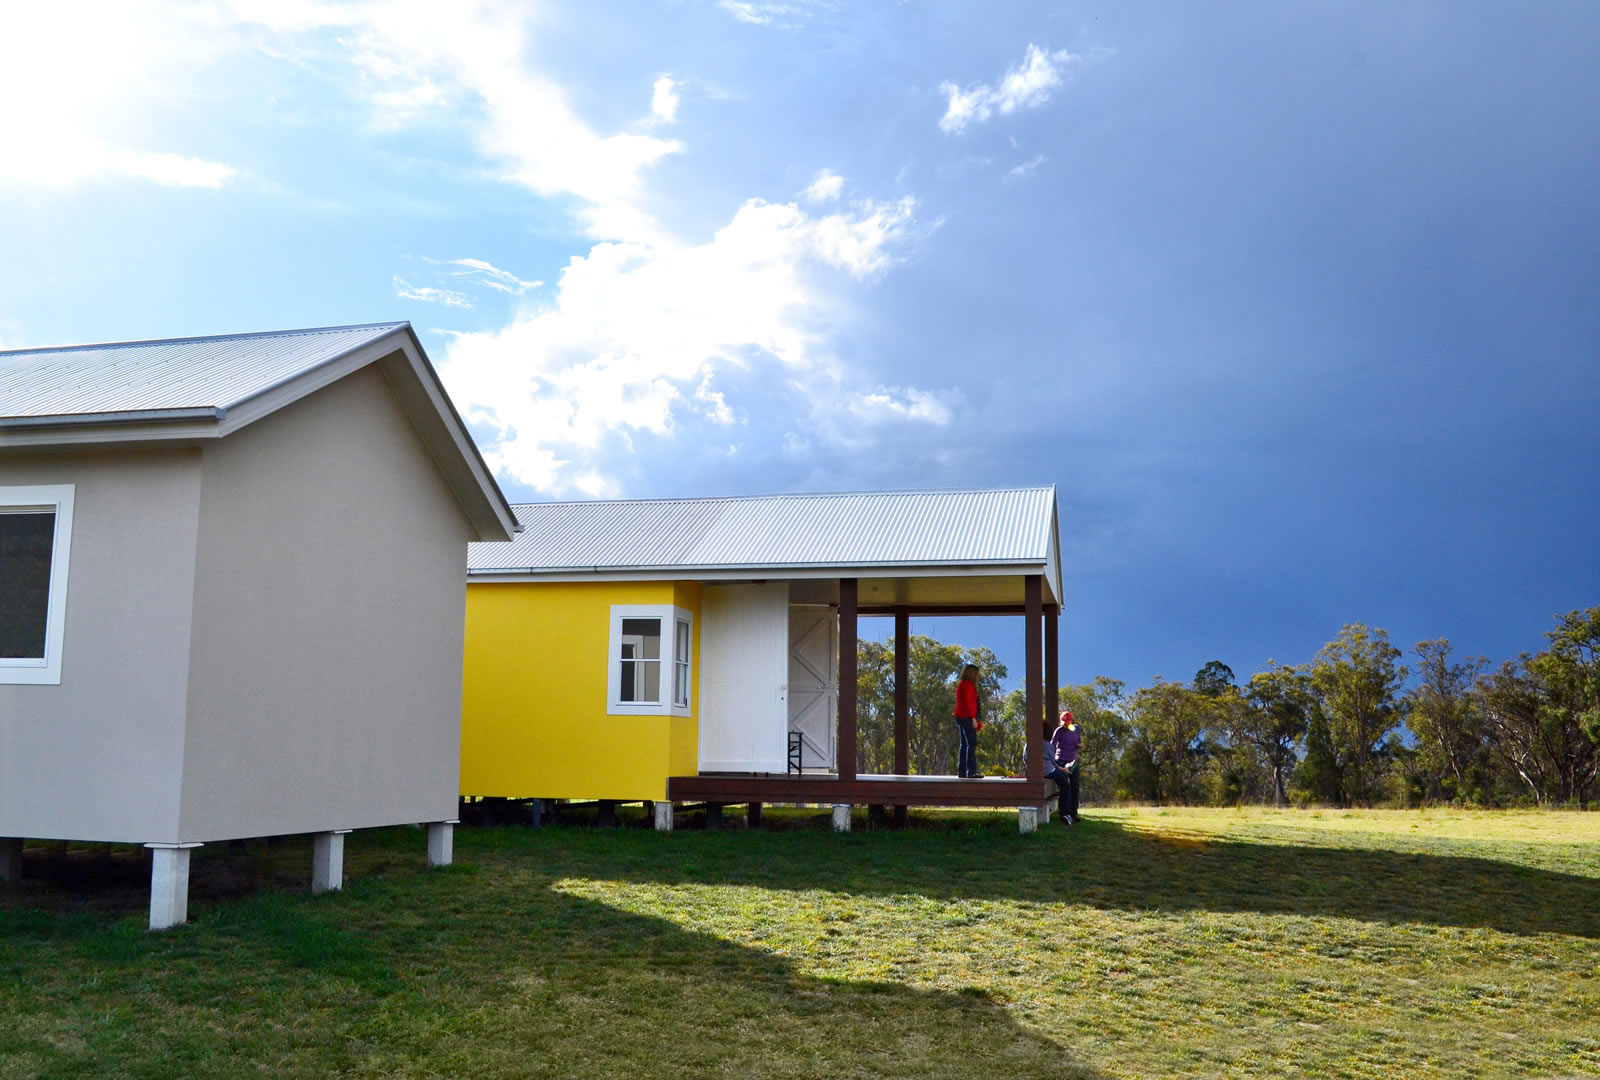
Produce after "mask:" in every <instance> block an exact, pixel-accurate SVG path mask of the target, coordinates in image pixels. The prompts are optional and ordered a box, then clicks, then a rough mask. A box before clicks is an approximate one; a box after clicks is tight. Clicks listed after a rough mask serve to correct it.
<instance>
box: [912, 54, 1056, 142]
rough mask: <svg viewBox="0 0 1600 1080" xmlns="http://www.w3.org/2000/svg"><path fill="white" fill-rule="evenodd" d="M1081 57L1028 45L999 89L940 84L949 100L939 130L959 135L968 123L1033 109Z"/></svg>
mask: <svg viewBox="0 0 1600 1080" xmlns="http://www.w3.org/2000/svg"><path fill="white" fill-rule="evenodd" d="M1079 59H1080V58H1079V57H1077V56H1075V55H1074V54H1072V53H1070V52H1068V51H1067V50H1065V49H1057V50H1056V51H1054V52H1046V51H1045V50H1043V49H1041V48H1039V47H1038V46H1037V45H1033V44H1029V46H1028V48H1027V51H1026V52H1025V53H1024V54H1023V57H1022V62H1021V63H1019V64H1018V65H1017V66H1016V67H1013V68H1012V69H1011V70H1010V71H1007V72H1006V73H1005V76H1004V77H1003V78H1001V80H1000V83H999V85H998V86H990V85H988V84H987V83H975V84H973V85H972V86H971V87H969V88H967V89H962V88H961V87H959V86H957V85H956V84H955V83H952V82H945V83H940V84H939V92H940V93H942V94H944V95H945V96H946V97H947V99H948V102H947V105H946V108H945V113H944V116H943V117H941V118H940V120H939V130H941V131H943V132H944V133H945V134H947V135H958V134H960V133H961V132H963V131H965V130H966V129H967V125H968V124H972V123H980V124H981V123H985V122H986V121H988V119H989V118H990V117H991V116H993V115H994V114H995V113H996V112H999V113H1002V114H1006V113H1013V112H1017V111H1018V110H1020V109H1033V108H1037V107H1038V106H1040V105H1043V104H1044V103H1045V102H1047V101H1049V100H1050V91H1051V90H1054V89H1055V88H1056V87H1058V86H1060V85H1061V83H1062V80H1063V78H1064V73H1065V71H1066V69H1067V68H1068V67H1069V66H1070V65H1072V64H1073V63H1076V62H1077V61H1078V60H1079Z"/></svg>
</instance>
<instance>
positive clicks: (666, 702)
mask: <svg viewBox="0 0 1600 1080" xmlns="http://www.w3.org/2000/svg"><path fill="white" fill-rule="evenodd" d="M693 618H694V617H693V616H692V615H691V614H690V613H689V612H687V611H685V610H683V609H682V608H678V607H673V606H672V605H670V604H613V605H612V607H611V635H610V650H611V653H610V659H609V661H608V663H607V665H606V686H607V690H606V711H607V712H608V713H612V714H614V715H641V714H642V715H650V714H656V715H662V716H666V715H677V716H687V715H688V713H689V698H690V688H691V687H692V685H693V683H692V674H693V673H692V671H691V670H690V661H691V653H690V650H691V648H692V645H693V641H694V625H693Z"/></svg>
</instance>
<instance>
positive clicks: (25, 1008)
mask: <svg viewBox="0 0 1600 1080" xmlns="http://www.w3.org/2000/svg"><path fill="white" fill-rule="evenodd" d="M545 835H546V836H549V835H551V834H549V833H546V834H545ZM643 839H647V840H648V839H652V838H650V837H644V838H643ZM383 843H384V841H383V840H382V838H379V839H378V841H377V846H378V848H380V849H381V847H382V845H383ZM551 869H552V868H551V867H549V866H542V865H537V864H535V863H532V862H531V861H526V860H523V859H520V858H516V859H511V860H498V865H496V866H493V867H490V868H487V869H484V868H475V867H471V866H468V867H458V868H455V869H454V870H450V871H444V872H425V871H421V870H416V871H410V872H406V873H403V874H398V875H395V876H393V877H391V878H369V879H359V878H355V879H353V880H352V881H351V883H350V885H349V886H348V889H347V893H346V894H345V895H343V896H329V897H317V898H312V897H306V896H298V895H290V894H285V893H272V892H269V893H264V894H262V895H261V896H258V897H255V898H252V899H245V900H231V901H226V902H222V903H214V904H204V905H199V906H197V908H196V909H195V910H194V912H193V914H194V917H195V924H194V925H193V926H191V927H188V928H186V929H184V930H181V931H178V932H176V933H173V934H154V935H152V934H146V933H143V932H142V931H141V930H138V929H137V928H136V922H135V920H134V918H132V917H128V918H123V919H120V920H117V921H112V919H111V917H110V916H108V915H106V914H105V913H99V912H83V911H77V912H68V913H52V912H46V911H41V910H38V909H32V910H9V911H8V910H6V909H5V908H0V972H9V973H12V974H15V975H17V976H18V977H19V978H18V980H17V982H16V984H15V986H16V993H14V994H12V995H9V996H8V995H5V994H0V999H4V1000H5V1001H6V1006H7V1010H8V1013H9V1014H10V1015H12V1016H14V1017H15V1018H16V1019H17V1021H18V1023H17V1025H16V1027H15V1032H16V1034H14V1035H11V1036H0V1075H4V1074H7V1068H8V1065H9V1066H15V1067H19V1068H20V1067H23V1066H25V1069H23V1072H21V1073H18V1074H19V1075H20V1074H26V1075H30V1076H32V1075H37V1076H42V1077H52V1076H68V1075H80V1074H81V1073H82V1072H83V1071H84V1070H85V1069H86V1068H88V1067H90V1066H92V1067H93V1068H94V1069H97V1070H104V1071H107V1072H115V1073H121V1074H126V1075H135V1076H145V1075H149V1076H157V1075H173V1074H182V1075H187V1076H232V1075H239V1074H241V1073H245V1072H250V1071H252V1069H266V1070H267V1071H270V1072H272V1073H273V1074H275V1075H326V1074H331V1073H341V1074H342V1073H351V1074H359V1075H391V1074H406V1075H421V1074H426V1075H462V1076H465V1075H475V1076H522V1077H566V1076H597V1077H627V1078H630V1080H637V1078H639V1077H652V1076H710V1075H719V1076H720V1075H728V1076H763V1077H834V1076H840V1075H848V1076H873V1077H951V1078H954V1077H970V1076H973V1075H975V1074H978V1073H982V1074H985V1075H988V1076H991V1077H1009V1076H1018V1077H1063V1078H1081V1080H1094V1078H1095V1077H1097V1076H1098V1075H1099V1074H1097V1073H1095V1072H1094V1071H1092V1070H1090V1069H1087V1068H1085V1067H1083V1066H1082V1065H1079V1064H1078V1063H1076V1062H1074V1061H1073V1060H1072V1059H1071V1058H1070V1057H1069V1056H1068V1055H1067V1053H1066V1051H1065V1050H1063V1049H1062V1048H1061V1047H1060V1046H1059V1045H1057V1044H1056V1043H1055V1042H1053V1041H1051V1040H1050V1039H1048V1038H1046V1037H1044V1036H1042V1035H1040V1034H1038V1033H1036V1032H1033V1031H1030V1030H1028V1029H1027V1028H1025V1027H1023V1026H1022V1025H1020V1024H1019V1023H1017V1022H1016V1020H1015V1019H1013V1017H1012V1015H1011V1014H1010V1012H1009V1011H1008V1010H1007V1009H1006V1008H1005V1007H1004V1006H1003V1005H1002V1004H1000V1003H997V1002H996V1001H994V1000H993V999H992V998H990V997H989V996H988V995H987V994H985V993H982V992H977V991H974V992H947V991H939V990H920V989H911V988H908V987H905V986H902V985H899V984H894V983H879V982H864V981H850V980H842V979H831V978H819V977H816V976H814V975H810V974H807V973H804V972H801V971H797V970H796V968H795V965H794V964H793V963H792V962H791V961H790V960H788V959H786V958H784V957H781V956H778V955H775V954H773V953H771V952H768V951H766V950H762V949H757V948H751V947H747V946H743V945H739V944H737V943H734V942H729V941H726V940H724V939H722V938H719V937H716V936H712V935H708V934H703V933H698V932H695V931H691V930H686V929H685V928H683V927H682V926H679V925H677V924H676V923H673V922H671V921H669V920H666V919H662V918H655V917H651V916H646V915H639V914H635V913H630V912H626V911H622V910H619V909H617V908H614V907H611V906H608V905H606V904H603V903H600V902H597V901H594V900H590V899H587V898H583V897H576V896H573V895H570V894H568V893H565V892H562V891H560V890H559V889H558V888H556V887H554V883H555V882H556V881H557V880H559V879H558V878H552V877H551ZM91 974H92V977H89V976H90V975H91ZM134 996H136V997H137V999H138V1000H139V1002H140V1007H139V1008H138V1009H137V1010H128V1009H127V1008H126V1006H125V1003H126V1002H127V1001H128V1000H129V999H130V998H132V997H134ZM113 1013H115V1014H116V1016H117V1018H118V1024H120V1025H121V1026H117V1025H115V1024H110V1023H108V1022H107V1020H106V1017H107V1016H109V1015H111V1014H113ZM63 1026H64V1027H65V1028H66V1029H67V1031H68V1032H69V1033H70V1036H71V1037H63V1034H62V1030H61V1029H62V1027H63ZM152 1054H154V1055H155V1056H152ZM13 1071H15V1069H14V1070H13Z"/></svg>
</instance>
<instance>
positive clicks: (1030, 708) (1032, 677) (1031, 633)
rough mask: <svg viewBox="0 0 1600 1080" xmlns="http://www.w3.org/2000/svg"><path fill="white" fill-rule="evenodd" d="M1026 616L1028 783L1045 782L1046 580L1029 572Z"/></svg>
mask: <svg viewBox="0 0 1600 1080" xmlns="http://www.w3.org/2000/svg"><path fill="white" fill-rule="evenodd" d="M1025 593H1026V602H1025V604H1024V605H1023V606H1024V608H1025V609H1026V612H1025V616H1024V617H1025V619H1026V621H1027V629H1026V631H1025V633H1024V635H1023V637H1024V640H1025V642H1026V652H1027V676H1026V678H1025V680H1024V682H1023V696H1022V703H1023V710H1024V712H1025V713H1026V714H1027V718H1026V720H1025V721H1024V724H1025V730H1026V731H1027V739H1028V741H1027V744H1026V745H1027V748H1028V782H1029V783H1030V784H1033V785H1043V784H1044V708H1043V706H1044V701H1043V698H1044V695H1043V693H1042V690H1043V687H1042V686H1041V685H1040V684H1041V683H1043V682H1044V664H1043V661H1044V648H1043V642H1041V641H1040V640H1039V638H1040V631H1041V630H1042V629H1043V623H1044V579H1043V578H1042V577H1040V576H1039V575H1038V574H1029V575H1028V577H1027V581H1026V589H1025Z"/></svg>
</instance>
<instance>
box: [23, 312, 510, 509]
mask: <svg viewBox="0 0 1600 1080" xmlns="http://www.w3.org/2000/svg"><path fill="white" fill-rule="evenodd" d="M374 363H376V364H378V366H379V370H380V371H382V372H383V374H384V376H385V377H386V378H387V379H388V380H389V384H390V386H391V387H392V389H393V390H394V393H395V396H396V397H397V398H398V399H399V401H400V404H401V406H402V407H403V408H404V410H405V412H406V414H407V416H408V417H409V418H410V420H411V423H412V425H413V426H414V427H415V428H416V430H417V432H418V434H419V435H420V436H421V438H422V440H423V442H424V444H425V445H426V446H427V448H428V452H429V453H430V454H431V455H432V457H433V459H434V461H435V463H436V464H437V465H438V467H439V470H440V472H441V473H442V474H443V476H444V477H445V480H446V482H447V483H448V484H449V486H450V488H451V490H452V492H453V493H454V494H455V496H456V500H457V502H459V503H460V505H461V508H462V510H463V511H464V512H465V513H466V516H467V518H468V520H469V521H471V523H472V526H473V529H474V531H475V532H476V533H477V536H478V539H480V540H507V539H510V537H511V536H512V534H513V533H515V531H516V515H515V514H514V513H513V512H512V510H511V507H510V505H509V504H508V503H507V502H506V500H505V496H504V495H503V494H502V493H501V491H500V488H499V485H498V484H496V483H495V481H494V476H493V474H491V473H490V471H489V468H488V466H487V465H486V464H485V463H484V461H483V457H482V455H481V454H479V452H478V448H477V446H476V445H475V444H474V443H473V441H472V438H471V436H470V435H469V434H468V433H467V430H466V425H465V424H464V423H463V422H462V420H461V417H460V415H459V414H458V413H457V412H456V410H455V406H454V405H453V404H451V402H450V398H449V396H448V395H447V394H446V393H445V391H444V387H443V385H442V384H441V383H440V381H439V376H438V374H437V373H436V372H435V371H434V369H433V365H432V364H431V363H429V361H428V357H427V354H426V353H425V352H424V351H423V349H422V344H421V343H420V342H419V341H418V340H417V337H416V334H415V333H413V332H412V329H411V324H410V323H407V322H391V323H372V324H368V325H362V326H329V327H320V328H314V329H307V330H280V331H273V332H268V333H259V334H228V335H222V336H218V337H201V338H173V339H166V340H160V341H125V342H115V343H110V344H103V345H71V346H61V347H56V348H46V349H14V350H11V351H8V352H0V451H7V450H8V451H13V452H14V451H18V450H23V449H26V448H33V449H40V450H43V449H52V448H54V449H61V448H66V447H74V446H76V447H87V446H116V445H129V444H137V443H145V444H150V443H169V444H170V443H173V442H179V443H183V442H193V443H203V442H205V441H207V440H211V439H220V438H225V437H226V436H227V435H229V434H230V433H232V432H234V431H237V430H238V429H240V428H242V427H244V426H246V425H248V424H250V423H253V422H254V421H256V420H259V419H261V418H262V417H264V416H269V415H271V414H272V413H273V412H276V411H277V410H278V409H281V408H283V407H284V406H286V405H289V404H291V403H293V402H295V401H298V400H299V399H300V398H302V397H304V396H306V395H307V394H310V393H313V392H314V391H316V390H319V389H321V388H322V387H324V386H327V385H328V384H329V383H332V382H334V381H336V380H338V379H341V378H343V377H344V376H346V375H348V374H350V373H351V372H354V371H357V370H360V369H361V368H363V367H366V366H367V365H369V364H374Z"/></svg>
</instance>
